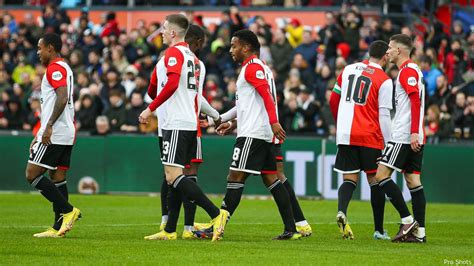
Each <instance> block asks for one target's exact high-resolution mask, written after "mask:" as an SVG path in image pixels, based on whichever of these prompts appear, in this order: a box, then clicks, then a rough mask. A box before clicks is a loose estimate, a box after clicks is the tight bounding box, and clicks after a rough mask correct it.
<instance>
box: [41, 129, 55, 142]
mask: <svg viewBox="0 0 474 266" xmlns="http://www.w3.org/2000/svg"><path fill="white" fill-rule="evenodd" d="M51 135H53V125H49V124H48V125H46V129H45V130H44V133H43V138H42V139H41V143H43V144H44V145H49V144H51Z"/></svg>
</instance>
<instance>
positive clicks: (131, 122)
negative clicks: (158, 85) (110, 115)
mask: <svg viewBox="0 0 474 266" xmlns="http://www.w3.org/2000/svg"><path fill="white" fill-rule="evenodd" d="M145 108H146V106H145V103H144V101H143V95H142V94H141V93H140V92H139V91H133V92H132V94H131V95H130V106H128V107H127V110H126V117H125V123H124V124H123V125H122V126H121V127H120V131H124V132H139V129H140V128H139V123H138V119H137V117H138V116H139V115H140V113H141V112H142V111H143V110H144V109H145Z"/></svg>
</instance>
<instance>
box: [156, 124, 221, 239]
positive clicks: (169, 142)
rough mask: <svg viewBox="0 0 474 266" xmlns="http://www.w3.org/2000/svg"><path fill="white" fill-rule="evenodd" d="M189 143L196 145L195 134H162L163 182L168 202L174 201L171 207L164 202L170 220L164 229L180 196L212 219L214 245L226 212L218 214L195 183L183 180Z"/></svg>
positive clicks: (218, 211) (169, 131) (218, 237)
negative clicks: (165, 182)
mask: <svg viewBox="0 0 474 266" xmlns="http://www.w3.org/2000/svg"><path fill="white" fill-rule="evenodd" d="M193 142H194V143H195V142H196V131H180V130H163V157H162V161H163V164H164V165H165V174H166V181H167V182H168V184H169V185H170V186H171V187H169V188H170V191H171V193H172V195H173V197H172V199H173V200H175V202H174V203H171V202H168V206H169V208H170V217H169V220H168V223H167V225H166V226H167V227H168V224H169V223H170V220H171V212H172V211H176V209H175V208H176V207H177V206H178V205H177V202H178V201H181V196H180V194H182V195H184V196H186V197H187V198H189V199H190V200H192V201H194V202H195V203H196V205H198V206H200V207H201V208H203V209H204V210H205V211H206V212H207V213H208V215H209V216H210V217H211V218H212V219H213V221H212V222H213V224H214V231H215V232H214V235H213V241H215V240H218V239H220V236H221V235H222V233H223V232H224V227H225V224H226V222H227V216H228V212H227V211H225V210H219V208H217V207H216V206H215V205H214V204H213V203H212V202H211V201H210V200H209V198H208V197H207V196H206V195H205V194H204V192H203V191H202V190H201V188H200V187H199V186H198V184H197V183H195V182H193V181H191V180H190V179H188V178H186V177H185V176H184V173H183V169H184V166H185V165H186V164H187V163H189V161H190V157H189V154H190V149H191V148H192V146H193ZM169 193H170V192H168V194H169ZM169 199H170V198H168V200H169ZM180 204H181V203H180ZM179 206H180V205H179ZM174 226H176V225H174ZM165 230H166V228H165Z"/></svg>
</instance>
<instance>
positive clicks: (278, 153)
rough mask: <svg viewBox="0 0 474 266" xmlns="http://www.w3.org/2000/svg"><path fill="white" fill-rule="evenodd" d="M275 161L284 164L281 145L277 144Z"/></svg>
mask: <svg viewBox="0 0 474 266" xmlns="http://www.w3.org/2000/svg"><path fill="white" fill-rule="evenodd" d="M275 159H276V161H277V162H283V153H282V152H281V144H275Z"/></svg>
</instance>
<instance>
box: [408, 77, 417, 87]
mask: <svg viewBox="0 0 474 266" xmlns="http://www.w3.org/2000/svg"><path fill="white" fill-rule="evenodd" d="M408 85H410V86H415V85H416V78H415V77H409V78H408Z"/></svg>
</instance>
